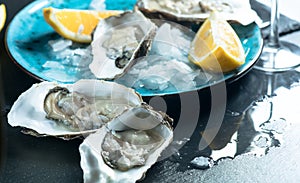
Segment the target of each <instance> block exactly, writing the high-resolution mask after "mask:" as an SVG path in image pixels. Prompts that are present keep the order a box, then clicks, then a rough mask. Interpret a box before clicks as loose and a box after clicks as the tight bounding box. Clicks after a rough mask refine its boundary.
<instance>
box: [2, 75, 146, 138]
mask: <svg viewBox="0 0 300 183" xmlns="http://www.w3.org/2000/svg"><path fill="white" fill-rule="evenodd" d="M142 102H143V101H142V99H141V96H140V95H139V94H137V93H136V92H134V91H133V90H132V89H129V88H126V87H124V86H122V85H119V84H116V83H112V82H107V81H100V80H80V81H78V82H76V83H74V84H57V83H55V82H46V81H45V82H42V83H39V84H34V85H33V86H32V87H31V88H30V89H28V90H27V91H26V92H24V93H23V94H22V95H21V96H20V97H19V98H18V99H17V101H16V102H15V103H14V104H13V106H12V108H11V110H10V112H9V113H8V123H9V124H10V125H11V126H14V127H15V126H21V127H24V128H26V129H29V132H30V134H34V133H37V134H36V135H43V136H47V135H50V136H59V137H63V138H68V137H73V136H75V137H76V136H79V135H81V134H85V133H91V132H93V131H95V129H99V128H100V127H101V126H102V125H104V124H106V123H107V122H109V121H111V120H112V119H113V118H115V117H116V116H118V115H120V114H121V113H123V112H124V111H126V110H129V109H130V108H132V107H137V106H140V105H141V103H142ZM32 130H33V131H32ZM33 132H34V133H33Z"/></svg>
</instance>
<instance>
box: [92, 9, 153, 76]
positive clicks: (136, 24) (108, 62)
mask: <svg viewBox="0 0 300 183" xmlns="http://www.w3.org/2000/svg"><path fill="white" fill-rule="evenodd" d="M155 28H156V26H155V25H154V24H153V23H152V22H151V21H150V20H149V19H147V18H146V17H144V15H143V14H142V13H141V12H140V11H133V12H125V13H123V14H120V15H117V16H112V17H109V18H107V19H105V20H102V21H100V23H99V24H98V25H97V27H96V29H95V32H94V34H93V41H92V44H91V45H92V53H93V61H92V63H91V64H90V66H89V68H90V70H91V72H92V73H93V74H94V75H95V76H96V77H97V78H98V79H114V78H117V77H120V76H121V75H122V74H123V73H124V72H126V70H127V69H128V68H129V67H130V66H131V65H133V64H134V62H135V59H136V58H138V57H141V56H145V55H146V53H147V52H148V48H149V47H150V45H151V37H152V36H153V34H154V32H155Z"/></svg>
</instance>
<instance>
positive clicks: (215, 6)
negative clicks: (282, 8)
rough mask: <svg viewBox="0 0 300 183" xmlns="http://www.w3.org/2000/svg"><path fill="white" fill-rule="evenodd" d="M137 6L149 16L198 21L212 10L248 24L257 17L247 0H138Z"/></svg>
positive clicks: (227, 18) (232, 19)
mask: <svg viewBox="0 0 300 183" xmlns="http://www.w3.org/2000/svg"><path fill="white" fill-rule="evenodd" d="M136 6H137V8H138V9H139V10H140V11H142V12H143V13H144V14H146V15H147V16H150V17H151V18H164V19H167V20H173V21H179V22H185V23H187V22H190V23H199V22H203V21H204V20H205V19H206V18H208V17H209V14H210V13H211V12H212V11H217V12H220V13H221V15H222V17H224V19H226V20H228V21H234V22H239V23H241V24H242V25H248V24H250V23H252V22H254V21H255V20H257V19H258V16H257V14H256V12H255V11H254V10H252V9H251V5H250V3H249V0H186V1H182V0H138V2H137V3H136Z"/></svg>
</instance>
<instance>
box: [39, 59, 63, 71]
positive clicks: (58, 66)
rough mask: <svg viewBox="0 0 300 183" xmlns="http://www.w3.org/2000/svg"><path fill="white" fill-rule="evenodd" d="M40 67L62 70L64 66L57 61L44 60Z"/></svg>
mask: <svg viewBox="0 0 300 183" xmlns="http://www.w3.org/2000/svg"><path fill="white" fill-rule="evenodd" d="M42 67H43V68H44V69H55V70H64V69H65V67H64V66H63V65H62V64H61V63H60V62H59V61H51V60H48V61H46V62H45V63H44V64H43V65H42Z"/></svg>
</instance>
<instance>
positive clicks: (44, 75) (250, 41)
mask: <svg viewBox="0 0 300 183" xmlns="http://www.w3.org/2000/svg"><path fill="white" fill-rule="evenodd" d="M134 4H135V0H106V1H105V5H106V9H123V10H125V9H132V7H133V6H134ZM89 5H90V1H88V0H86V1H82V0H37V1H34V2H32V3H31V4H29V5H27V6H26V7H25V8H23V9H22V10H21V11H20V12H19V13H18V14H17V15H16V16H15V18H14V19H13V20H12V21H11V23H10V25H9V27H8V29H7V32H6V46H7V49H8V51H9V53H10V54H11V56H12V58H13V59H14V61H15V63H16V64H17V65H19V66H20V67H21V68H22V69H23V70H24V71H25V72H27V73H28V74H30V75H32V76H33V77H35V78H38V79H40V80H47V81H57V82H61V83H72V82H75V81H77V80H79V79H82V78H93V76H92V74H91V73H89V72H90V71H89V70H88V66H86V65H84V64H82V63H80V62H78V63H77V64H75V65H71V66H68V64H66V65H64V66H61V65H60V64H59V63H60V62H61V63H64V62H66V61H67V60H68V59H69V58H63V57H57V55H55V54H53V53H52V52H53V51H51V50H53V49H51V45H50V44H49V41H50V42H51V41H53V40H59V39H61V38H60V36H59V35H58V34H57V33H55V32H54V30H53V29H52V28H51V27H50V26H49V25H48V24H47V23H46V22H45V21H44V18H43V13H42V9H43V8H44V7H48V6H53V7H56V8H76V9H88V8H89ZM233 28H234V29H235V30H236V32H237V34H238V36H239V38H240V39H241V42H242V44H243V47H244V50H245V52H246V62H245V64H244V65H242V66H241V67H240V68H238V69H236V70H235V71H233V72H230V73H226V74H224V76H222V77H220V78H219V79H218V80H215V81H213V83H210V82H209V83H205V84H201V85H198V86H197V87H196V88H195V90H200V89H202V88H206V87H209V86H211V85H212V84H217V83H220V82H224V81H226V82H229V81H233V80H236V79H238V78H239V77H241V76H242V75H244V74H245V73H246V72H247V71H248V70H249V69H250V68H251V67H252V66H253V65H254V64H255V62H256V60H257V59H258V57H259V55H260V53H261V50H262V45H263V42H262V37H261V32H260V29H259V28H258V26H257V25H256V24H254V23H253V24H250V25H248V26H241V25H233ZM58 42H59V41H58ZM58 42H57V43H58ZM58 44H59V43H58ZM49 45H50V46H49ZM77 46H78V47H81V46H82V47H86V45H77ZM79 52H80V50H79ZM137 91H138V92H139V93H140V94H141V95H142V96H154V95H167V94H174V93H180V92H188V91H178V90H173V91H172V90H166V91H156V90H147V89H137Z"/></svg>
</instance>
